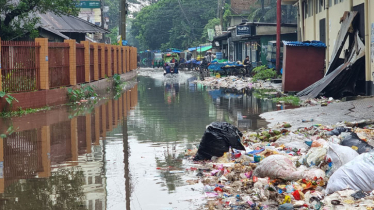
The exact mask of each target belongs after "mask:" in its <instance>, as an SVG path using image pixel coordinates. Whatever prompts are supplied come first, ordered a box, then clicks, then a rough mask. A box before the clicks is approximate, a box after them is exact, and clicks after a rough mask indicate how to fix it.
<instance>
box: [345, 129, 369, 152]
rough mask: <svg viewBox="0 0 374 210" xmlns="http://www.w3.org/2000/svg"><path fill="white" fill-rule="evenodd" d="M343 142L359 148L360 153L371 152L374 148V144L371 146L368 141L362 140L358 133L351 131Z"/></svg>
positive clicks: (353, 147)
mask: <svg viewBox="0 0 374 210" xmlns="http://www.w3.org/2000/svg"><path fill="white" fill-rule="evenodd" d="M341 144H342V145H343V146H347V147H351V148H352V149H355V150H357V152H358V153H359V154H362V153H365V152H369V151H370V150H372V149H374V147H373V146H370V145H369V144H368V143H367V142H365V141H363V140H361V139H360V138H359V137H358V136H357V134H356V133H350V135H347V136H346V137H345V138H344V139H343V141H342V143H341Z"/></svg>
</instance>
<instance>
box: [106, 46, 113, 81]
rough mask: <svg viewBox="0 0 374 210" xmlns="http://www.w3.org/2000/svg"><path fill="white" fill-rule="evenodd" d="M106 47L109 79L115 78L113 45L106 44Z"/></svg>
mask: <svg viewBox="0 0 374 210" xmlns="http://www.w3.org/2000/svg"><path fill="white" fill-rule="evenodd" d="M106 47H107V48H108V60H107V62H108V75H107V76H108V77H111V76H113V75H112V45H110V44H106Z"/></svg>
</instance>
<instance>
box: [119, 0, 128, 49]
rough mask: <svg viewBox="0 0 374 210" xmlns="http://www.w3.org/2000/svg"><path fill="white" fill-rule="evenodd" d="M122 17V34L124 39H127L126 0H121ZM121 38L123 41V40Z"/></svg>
mask: <svg viewBox="0 0 374 210" xmlns="http://www.w3.org/2000/svg"><path fill="white" fill-rule="evenodd" d="M120 6H121V9H120V13H121V19H120V23H119V28H120V35H121V37H122V40H126V16H127V2H126V0H121V5H120ZM122 40H121V42H122Z"/></svg>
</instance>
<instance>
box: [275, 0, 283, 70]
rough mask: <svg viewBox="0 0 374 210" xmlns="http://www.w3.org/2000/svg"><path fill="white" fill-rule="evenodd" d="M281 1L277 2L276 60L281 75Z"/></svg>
mask: <svg viewBox="0 0 374 210" xmlns="http://www.w3.org/2000/svg"><path fill="white" fill-rule="evenodd" d="M281 17H282V15H281V0H277V58H276V69H277V72H278V74H280V70H281V66H280V45H281V43H280V41H281Z"/></svg>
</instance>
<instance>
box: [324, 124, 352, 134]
mask: <svg viewBox="0 0 374 210" xmlns="http://www.w3.org/2000/svg"><path fill="white" fill-rule="evenodd" d="M350 131H351V129H350V128H345V127H342V126H340V127H336V128H335V129H334V130H332V131H329V132H327V133H326V134H327V135H329V136H338V135H340V134H341V133H342V132H350Z"/></svg>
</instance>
